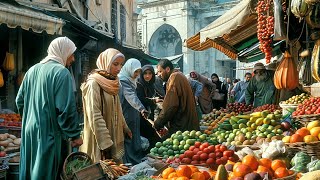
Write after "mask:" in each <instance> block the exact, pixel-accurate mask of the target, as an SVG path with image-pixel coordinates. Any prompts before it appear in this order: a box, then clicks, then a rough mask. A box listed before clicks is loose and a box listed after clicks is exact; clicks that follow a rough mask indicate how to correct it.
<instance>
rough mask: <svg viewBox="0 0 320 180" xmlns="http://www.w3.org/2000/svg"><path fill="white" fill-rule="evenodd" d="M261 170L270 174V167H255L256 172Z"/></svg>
mask: <svg viewBox="0 0 320 180" xmlns="http://www.w3.org/2000/svg"><path fill="white" fill-rule="evenodd" d="M261 172H267V173H268V174H270V176H272V174H273V173H272V171H271V169H269V168H267V167H264V166H259V167H258V169H257V173H261Z"/></svg>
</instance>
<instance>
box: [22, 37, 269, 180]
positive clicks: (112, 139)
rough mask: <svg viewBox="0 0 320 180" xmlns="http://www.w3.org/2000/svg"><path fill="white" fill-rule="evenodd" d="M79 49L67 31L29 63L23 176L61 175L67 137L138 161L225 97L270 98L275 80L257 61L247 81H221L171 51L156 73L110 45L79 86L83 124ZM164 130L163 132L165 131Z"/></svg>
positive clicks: (95, 154)
mask: <svg viewBox="0 0 320 180" xmlns="http://www.w3.org/2000/svg"><path fill="white" fill-rule="evenodd" d="M75 50H76V46H75V44H74V43H73V42H72V41H71V40H70V39H68V38H67V37H59V38H56V39H54V40H53V41H52V42H51V44H50V45H49V48H48V51H47V52H48V56H47V57H46V58H45V59H44V60H42V61H40V62H39V63H37V64H36V65H34V66H33V67H31V68H30V69H29V70H28V72H27V73H26V75H25V78H24V80H23V83H22V85H21V86H20V89H19V92H18V95H17V98H16V104H17V107H18V111H19V113H20V114H21V115H22V123H23V124H22V132H21V136H22V141H21V162H20V178H24V179H46V178H47V177H52V178H53V179H57V178H58V177H59V173H60V172H61V167H62V164H63V161H64V159H65V157H66V156H67V154H66V151H65V148H66V146H67V145H68V140H69V141H71V145H72V146H73V147H79V150H80V151H81V152H85V153H87V154H88V155H89V156H90V157H91V159H92V160H93V162H99V161H100V160H104V159H110V158H112V159H114V160H115V161H116V162H118V163H131V164H133V165H134V164H138V163H140V162H141V160H142V158H143V157H144V156H145V155H146V153H147V152H148V150H149V149H150V148H152V147H154V146H155V144H156V142H159V141H162V140H164V139H166V138H168V137H170V136H171V135H172V134H173V133H175V132H176V131H186V130H189V131H191V130H199V128H200V127H199V120H200V117H201V114H202V113H204V114H207V113H210V112H211V111H212V109H214V108H216V109H220V108H225V107H226V104H227V102H228V99H231V98H234V99H235V101H236V102H246V103H247V104H249V103H250V104H252V103H253V104H254V105H255V106H259V105H261V104H262V103H272V99H273V98H272V96H273V94H274V89H275V88H274V86H273V84H272V78H271V76H270V74H269V73H268V72H267V71H266V69H265V67H264V66H263V64H262V65H261V64H259V63H257V64H256V65H255V67H254V74H255V76H254V78H253V79H252V75H251V73H247V74H246V75H245V78H244V80H243V81H239V82H237V81H233V82H232V81H231V79H229V78H228V79H226V82H225V83H224V82H222V81H220V79H219V76H218V75H217V74H215V73H213V74H212V75H211V78H207V77H205V76H203V75H201V74H199V73H198V72H196V71H192V72H190V74H189V77H187V76H185V75H184V74H183V73H182V72H180V71H179V70H177V69H174V66H173V64H172V63H171V61H169V60H166V59H163V60H160V61H159V63H158V64H157V69H156V70H157V73H156V72H155V69H154V68H153V66H151V65H145V66H142V65H141V63H140V61H139V60H137V59H134V58H131V59H128V60H126V59H125V56H124V55H123V54H122V53H121V52H120V51H118V50H116V49H112V48H109V49H107V50H105V51H103V52H102V53H101V54H100V55H99V57H98V58H97V60H96V66H97V68H96V69H94V70H92V71H91V73H90V74H89V75H88V77H87V78H86V80H85V82H83V83H82V85H81V87H80V89H81V91H82V103H83V113H84V119H83V122H84V127H83V129H81V128H80V126H79V122H78V120H77V118H76V112H77V111H76V103H75V97H74V93H73V92H74V87H73V84H74V82H73V81H74V80H73V78H72V75H71V74H70V72H69V71H68V69H67V68H68V67H69V66H70V65H71V64H72V62H73V61H75V59H74V55H73V54H74V52H75ZM250 79H251V80H250ZM160 104H161V105H160ZM166 128H167V129H166ZM160 131H161V132H165V133H164V135H163V136H161V137H160V136H158V134H157V132H160ZM141 136H143V137H145V138H147V139H148V141H149V144H150V146H149V148H148V149H143V147H142V139H141ZM44 157H45V158H44Z"/></svg>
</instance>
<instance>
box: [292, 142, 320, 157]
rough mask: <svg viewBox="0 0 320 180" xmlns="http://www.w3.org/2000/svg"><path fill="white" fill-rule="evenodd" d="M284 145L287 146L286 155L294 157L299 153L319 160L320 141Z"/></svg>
mask: <svg viewBox="0 0 320 180" xmlns="http://www.w3.org/2000/svg"><path fill="white" fill-rule="evenodd" d="M286 145H287V146H288V153H289V154H291V155H294V154H296V153H298V152H300V151H301V152H304V153H306V154H308V155H309V156H315V157H316V158H318V159H320V141H317V142H312V143H305V142H297V143H286ZM289 156H290V155H289Z"/></svg>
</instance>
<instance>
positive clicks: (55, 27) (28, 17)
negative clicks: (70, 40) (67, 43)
mask: <svg viewBox="0 0 320 180" xmlns="http://www.w3.org/2000/svg"><path fill="white" fill-rule="evenodd" d="M0 24H7V26H8V27H9V28H16V27H18V26H20V27H21V28H22V29H24V30H29V29H31V30H32V31H34V32H36V33H42V32H43V31H46V32H47V33H48V34H60V35H61V34H62V27H63V25H64V24H65V22H64V21H63V20H62V19H59V18H55V17H52V16H48V15H46V14H44V13H42V12H38V11H36V10H32V9H30V8H27V7H24V6H19V5H12V4H9V3H4V2H0Z"/></svg>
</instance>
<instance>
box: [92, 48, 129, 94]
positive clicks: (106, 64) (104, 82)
mask: <svg viewBox="0 0 320 180" xmlns="http://www.w3.org/2000/svg"><path fill="white" fill-rule="evenodd" d="M118 57H123V58H125V57H124V55H123V54H122V53H121V52H120V51H118V50H116V49H113V48H109V49H107V50H105V51H103V52H102V53H101V54H100V55H99V57H98V59H97V63H96V64H97V67H98V69H97V70H104V71H107V72H108V73H110V69H111V65H112V62H113V61H114V60H116V59H117V58H118ZM92 79H93V80H95V81H96V82H97V83H98V84H99V85H100V87H101V88H102V89H103V90H104V91H106V92H107V93H108V94H111V95H117V94H118V92H119V88H120V83H119V79H118V78H117V77H116V79H115V80H111V79H107V78H105V77H103V76H101V75H100V74H98V73H94V74H91V75H90V76H89V77H88V80H92Z"/></svg>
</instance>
